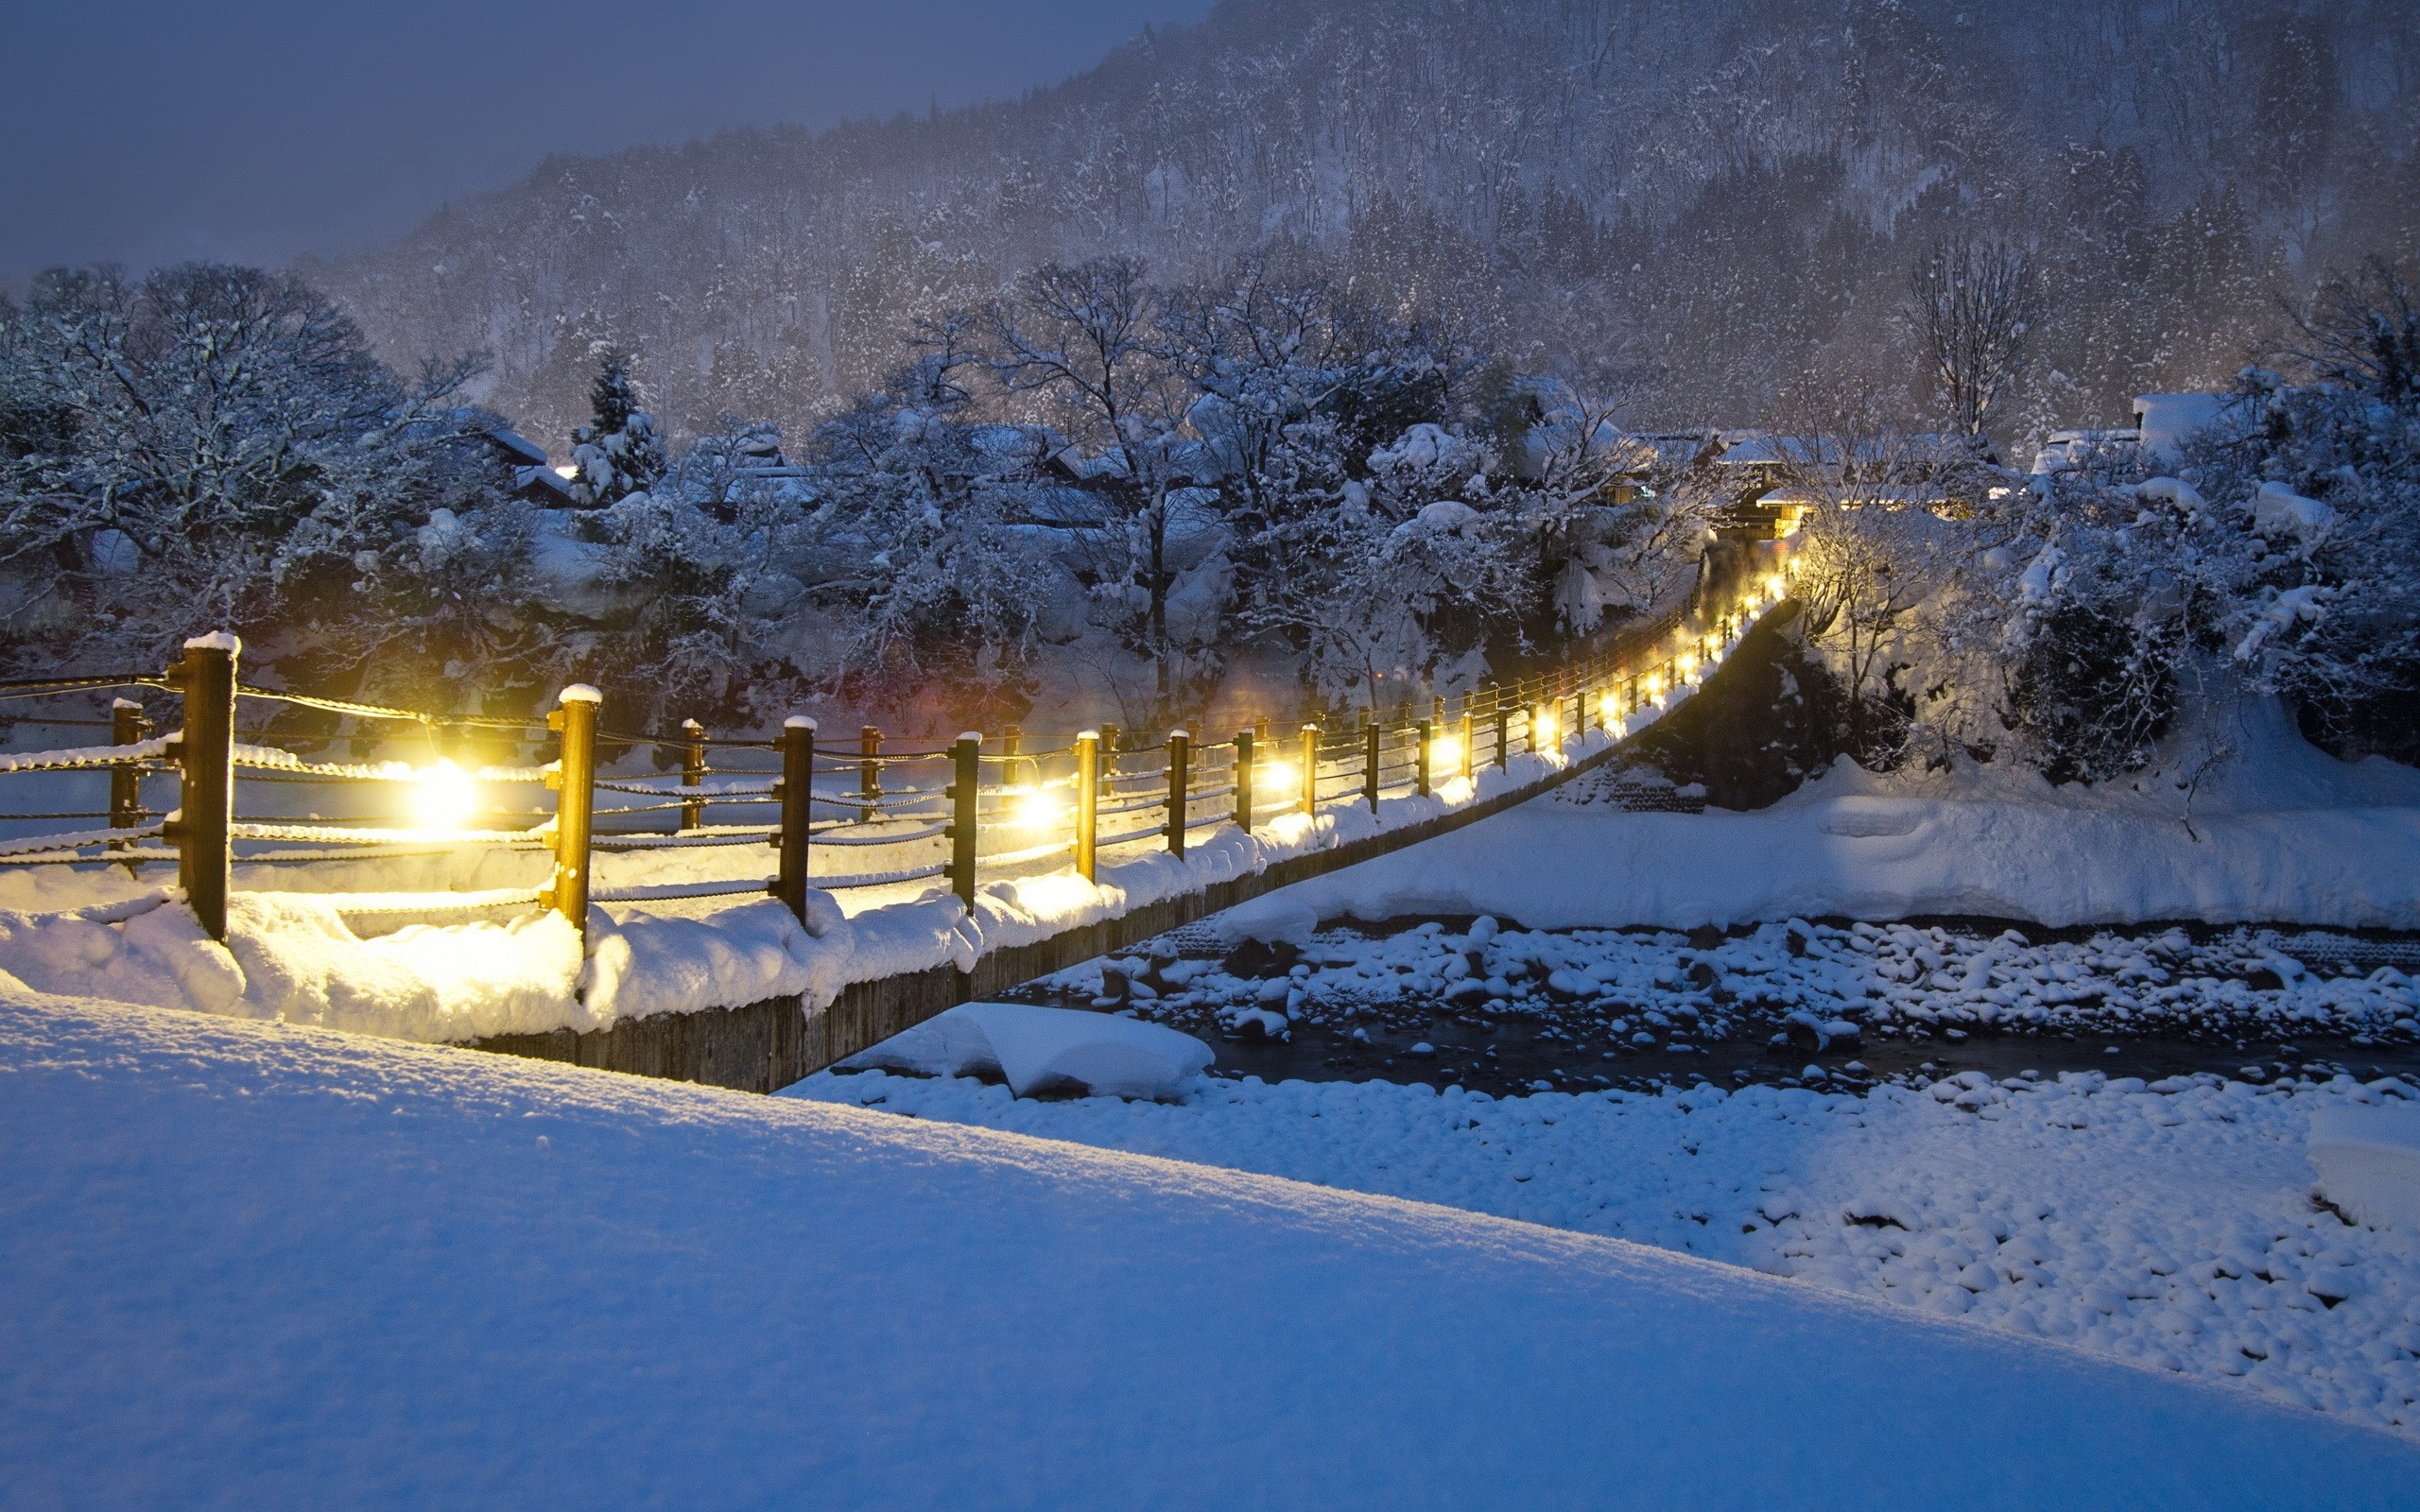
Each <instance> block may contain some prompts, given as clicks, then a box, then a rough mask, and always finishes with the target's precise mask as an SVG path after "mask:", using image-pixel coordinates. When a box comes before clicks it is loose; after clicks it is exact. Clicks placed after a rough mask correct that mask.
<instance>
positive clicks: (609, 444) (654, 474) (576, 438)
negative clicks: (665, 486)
mask: <svg viewBox="0 0 2420 1512" xmlns="http://www.w3.org/2000/svg"><path fill="white" fill-rule="evenodd" d="M588 404H589V409H590V412H591V414H592V415H593V416H594V419H593V420H592V421H591V422H590V423H588V424H586V425H582V426H581V427H580V428H579V429H578V430H576V431H574V432H572V437H571V438H572V451H571V456H572V462H573V465H574V466H576V467H577V468H578V469H579V472H578V473H577V475H575V476H574V477H573V478H572V480H571V491H572V494H573V496H574V497H575V498H577V499H578V500H579V502H580V503H582V504H587V505H607V504H615V503H618V502H620V501H621V500H623V499H625V498H628V497H629V496H630V495H631V494H633V493H643V492H645V491H646V490H648V489H651V488H653V487H655V486H656V484H658V483H659V482H661V481H663V478H664V473H665V469H666V465H667V464H666V458H665V455H664V441H663V439H662V438H660V437H658V436H657V435H656V431H655V417H654V416H652V415H650V414H648V412H647V411H646V410H644V409H642V408H640V407H639V392H638V385H637V384H636V383H635V382H633V381H632V379H631V359H630V357H629V355H628V354H626V353H623V352H607V353H606V355H605V363H604V366H603V367H602V368H600V369H598V370H597V374H596V382H595V383H594V384H591V385H590V386H589V389H588Z"/></svg>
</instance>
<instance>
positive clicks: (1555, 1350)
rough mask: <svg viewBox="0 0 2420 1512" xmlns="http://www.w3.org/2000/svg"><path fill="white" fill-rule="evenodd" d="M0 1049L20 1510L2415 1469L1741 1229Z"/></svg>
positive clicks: (386, 1064)
mask: <svg viewBox="0 0 2420 1512" xmlns="http://www.w3.org/2000/svg"><path fill="white" fill-rule="evenodd" d="M0 1079H4V1080H5V1082H6V1092H5V1095H0V1146H4V1147H6V1148H7V1149H8V1150H9V1160H7V1161H5V1162H0V1211H7V1212H8V1213H9V1222H8V1223H7V1224H6V1225H5V1226H0V1270H5V1273H6V1274H7V1275H8V1276H9V1286H8V1287H7V1288H5V1289H0V1479H5V1484H7V1485H8V1486H9V1492H10V1495H11V1496H12V1497H13V1498H15V1499H16V1500H18V1501H22V1502H24V1503H28V1504H40V1505H119V1506H124V1505H153V1506H157V1505H169V1504H176V1505H195V1504H205V1503H207V1504H217V1505H229V1506H240V1505H320V1506H339V1505H340V1506H349V1507H384V1506H406V1505H409V1506H427V1505H432V1504H448V1505H468V1504H483V1505H593V1506H604V1505H630V1504H639V1503H647V1504H679V1505H685V1506H720V1505H739V1504H754V1505H764V1504H773V1503H782V1504H787V1503H803V1502H814V1503H821V1504H830V1505H865V1504H874V1503H879V1504H883V1505H890V1506H967V1505H986V1506H1038V1505H1050V1506H1111V1505H1117V1506H1135V1505H1150V1506H1172V1507H1173V1506H1219V1507H1230V1506H1237V1505H1270V1504H1291V1505H1322V1506H1478V1505H1508V1504H1509V1505H1583V1504H1593V1505H1611V1504H1639V1505H1688V1506H1702V1507H1706V1506H1712V1507H1720V1506H1742V1507H1746V1506H1759V1507H1761V1506H1772V1505H1777V1504H1804V1503H1807V1502H1809V1501H1811V1500H1824V1499H1853V1500H1855V1501H1857V1502H1858V1503H1860V1504H1864V1505H1873V1506H1886V1507H1887V1506H1922V1507H1932V1506H1935V1505H1938V1504H1939V1503H1940V1501H1941V1499H1942V1496H1943V1487H1944V1486H1957V1487H1958V1490H1957V1493H1956V1495H1957V1499H1958V1501H1959V1502H1960V1503H1961V1504H1962V1505H1963V1506H1968V1507H1976V1508H1994V1507H2027V1508H2031V1507H2037V1506H2046V1505H2083V1504H2091V1505H2118V1504H2122V1505H2127V1506H2142V1507H2163V1506H2212V1505H2228V1504H2238V1505H2241V1504H2255V1503H2257V1504H2261V1505H2266V1506H2278V1507H2290V1506H2313V1507H2317V1506H2326V1507H2330V1508H2356V1507H2391V1506H2399V1505H2402V1504H2404V1503H2407V1502H2408V1500H2409V1488H2410V1486H2411V1482H2412V1479H2413V1477H2414V1475H2415V1474H2420V1453H2415V1452H2413V1451H2412V1450H2411V1449H2410V1448H2408V1447H2407V1446H2405V1445H2402V1444H2400V1443H2397V1442H2396V1441H2394V1440H2393V1439H2391V1438H2389V1437H2387V1436H2386V1435H2380V1434H2375V1433H2367V1432H2363V1431H2360V1430H2357V1429H2353V1428H2349V1427H2346V1426H2344V1425H2342V1424H2337V1423H2331V1422H2328V1421H2326V1420H2325V1419H2323V1418H2320V1417H2316V1416H2313V1415H2307V1414H2303V1413H2299V1412H2293V1411H2290V1410H2285V1409H2280V1408H2273V1407H2270V1406H2267V1405H2265V1404H2262V1403H2259V1402H2256V1401H2253V1400H2246V1399H2244V1398H2243V1397H2241V1396H2239V1395H2238V1394H2233V1393H2229V1392H2224V1391H2221V1390H2219V1389H2216V1388H2211V1387H2204V1386H2200V1385H2197V1384H2195V1383H2190V1382H2187V1381H2184V1380H2181V1379H2179V1378H2177V1377H2174V1376H2172V1375H2169V1374H2167V1373H2164V1372H2152V1371H2141V1370H2135V1369H2130V1368H2127V1367H2124V1366H2116V1365H2112V1364H2109V1363H2107V1362H2103V1361H2099V1360H2094V1359H2091V1358H2089V1357H2087V1356H2084V1355H2082V1354H2079V1353H2075V1352H2072V1351H2069V1350H2066V1349H2056V1348H2048V1347H2043V1346H2039V1345H2029V1344H2027V1343H2024V1342H2021V1341H2015V1340H2010V1339H2004V1338H1999V1337H1995V1336H1993V1335H1990V1334H1987V1333H1984V1332H1981V1331H1979V1330H1974V1329H1970V1328H1966V1327H1962V1326H1956V1325H1945V1324H1939V1323H1928V1322H1926V1321H1923V1320H1920V1319H1917V1318H1914V1317H1910V1316H1909V1315H1907V1314H1904V1313H1901V1312H1898V1311H1895V1310H1892V1309H1888V1308H1885V1307H1882V1306H1878V1305H1876V1304H1872V1303H1865V1302H1859V1301H1857V1300H1854V1299H1851V1298H1846V1297H1836V1296H1833V1295H1829V1294H1827V1293H1824V1292H1823V1291H1820V1290H1818V1289H1816V1288H1813V1287H1807V1286H1803V1285H1797V1284H1793V1283H1790V1282H1786V1281H1778V1280H1770V1279H1767V1278H1763V1277H1759V1276H1755V1275H1754V1274H1752V1273H1749V1272H1745V1271H1740V1270H1737V1269H1733V1268H1731V1267H1727V1266H1723V1265H1718V1264H1713V1263H1706V1262H1702V1261H1695V1260H1691V1259H1688V1258H1685V1257H1682V1256H1677V1255H1671V1254H1667V1253H1662V1252H1658V1251H1654V1250H1649V1249H1643V1248H1639V1247H1637V1246H1631V1245H1627V1244H1623V1243H1620V1242H1617V1241H1610V1240H1602V1239H1593V1238H1588V1237H1584V1236H1581V1235H1576V1234H1566V1233H1561V1232H1557V1231H1554V1230H1551V1229H1541V1228H1535V1227H1531V1226H1529V1225H1525V1224H1519V1223H1513V1222H1507V1221H1504V1220H1500V1219H1492V1218H1486V1217H1480V1216H1478V1215H1475V1214H1471V1213H1466V1212H1457V1211H1450V1210H1446V1209H1440V1208H1433V1207H1426V1206H1421V1205H1418V1204H1413V1203H1407V1202H1402V1201H1396V1200H1391V1199H1387V1198H1380V1197H1369V1196H1359V1195H1353V1194H1344V1193H1338V1192H1330V1191H1325V1190H1322V1189H1319V1188H1314V1187H1306V1186H1301V1185H1297V1184H1295V1183H1292V1182H1288V1181H1283V1180H1278V1179H1274V1178H1271V1177H1254V1176H1248V1175H1243V1174H1239V1173H1235V1172H1227V1171H1217V1170H1211V1169H1206V1168H1203V1167H1200V1166H1190V1165H1183V1164H1178V1163H1175V1162H1172V1161H1167V1160H1153V1159H1149V1158H1145V1157H1139V1156H1132V1155H1124V1154H1116V1153H1110V1152H1103V1151H1095V1150H1088V1149H1084V1148H1080V1147H1079V1146H1075V1145H1068V1144H1059V1143H1045V1142H1041V1141H1036V1140H1029V1139H1025V1138H1021V1137H1018V1136H1014V1135H1004V1134H996V1133H992V1132H988V1131H985V1130H979V1129H971V1128H965V1127H961V1126H954V1125H940V1124H932V1123H926V1122H924V1121H921V1120H914V1119H904V1118H897V1117H892V1116H888V1115H884V1114H879V1113H872V1112H867V1111H864V1110H861V1109H855V1108H831V1107H821V1106H817V1105H814V1104H809V1103H805V1102H800V1101H791V1100H778V1099H769V1098H759V1097H750V1096H745V1095H740V1094H735V1093H724V1092H716V1091H709V1090H705V1089H699V1088H691V1087H683V1086H676V1085H672V1084H666V1083H660V1082H648V1081H641V1080H637V1079H634V1078H630V1077H617V1076H610V1075H602V1074H596V1073H593V1072H582V1071H579V1070H576V1069H572V1068H564V1067H554V1066H546V1065H542V1064H538V1063H535V1062H525V1061H518V1060H513V1059H510V1058H509V1057H485V1056H476V1055H471V1054H468V1053H463V1052H453V1051H432V1050H426V1049H419V1048H415V1047H410V1046H405V1045H397V1044H391V1043H380V1042H377V1041H373V1040H361V1039H346V1038H339V1037H336V1036H330V1035H326V1034H323V1033H320V1032H319V1031H315V1030H309V1029H300V1028H294V1027H290V1026H284V1025H269V1024H258V1023H246V1022H233V1021H230V1020H227V1019H223V1018H209V1017H203V1016H199V1015H188V1014H173V1013H163V1012H159V1011H157V1010H149V1009H138V1008H126V1007H118V1006H112V1005H100V1004H91V1003H75V1002H66V1001H61V1000H58V999H46V1000H45V999H36V998H31V997H28V996H26V995H25V994H20V993H14V992H11V993H9V994H8V996H7V1001H6V1002H5V1003H4V1004H0ZM1075 1106H1082V1107H1088V1108H1106V1107H1108V1106H1109V1105H1104V1104H1099V1103H1090V1104H1083V1105H1075ZM1138 1106H1139V1105H1138ZM1743 1444H1745V1445H1753V1446H1755V1451H1754V1452H1750V1453H1741V1452H1738V1450H1739V1446H1741V1445H1743Z"/></svg>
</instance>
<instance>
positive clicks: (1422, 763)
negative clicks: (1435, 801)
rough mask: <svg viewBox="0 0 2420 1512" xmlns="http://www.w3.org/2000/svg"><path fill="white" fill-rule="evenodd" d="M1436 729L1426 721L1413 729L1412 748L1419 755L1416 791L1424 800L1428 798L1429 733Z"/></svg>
mask: <svg viewBox="0 0 2420 1512" xmlns="http://www.w3.org/2000/svg"><path fill="white" fill-rule="evenodd" d="M1436 728H1437V727H1436V725H1434V724H1433V723H1431V722H1430V721H1428V720H1426V719H1424V720H1422V721H1421V722H1420V723H1418V724H1416V725H1414V726H1412V727H1411V748H1412V749H1413V750H1414V751H1416V752H1418V753H1419V754H1418V757H1417V761H1418V763H1419V765H1418V766H1417V767H1416V768H1415V770H1416V771H1417V773H1418V781H1417V783H1416V785H1415V788H1414V791H1415V792H1417V793H1418V794H1419V795H1420V796H1421V797H1422V798H1426V797H1427V796H1428V742H1429V739H1430V734H1429V732H1430V731H1431V730H1435V729H1436Z"/></svg>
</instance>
